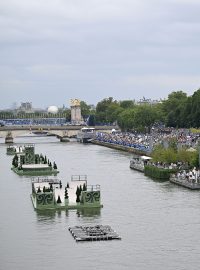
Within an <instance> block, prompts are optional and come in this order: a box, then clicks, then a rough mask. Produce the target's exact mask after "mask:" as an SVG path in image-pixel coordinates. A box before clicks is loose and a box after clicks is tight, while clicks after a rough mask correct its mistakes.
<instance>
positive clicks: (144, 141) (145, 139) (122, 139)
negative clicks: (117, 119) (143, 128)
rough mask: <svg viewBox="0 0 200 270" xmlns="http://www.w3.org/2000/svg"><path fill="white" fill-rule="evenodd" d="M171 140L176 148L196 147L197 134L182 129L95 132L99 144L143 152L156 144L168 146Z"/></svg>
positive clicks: (149, 150) (148, 150) (150, 149)
mask: <svg viewBox="0 0 200 270" xmlns="http://www.w3.org/2000/svg"><path fill="white" fill-rule="evenodd" d="M171 139H175V140H176V142H177V147H181V146H182V145H186V146H187V147H196V145H197V143H198V139H199V134H193V133H191V132H190V131H189V130H186V129H185V130H184V129H179V130H177V129H173V128H171V129H167V132H164V130H162V132H160V130H152V132H151V133H150V134H142V133H137V132H118V131H113V132H112V133H105V132H97V133H96V140H98V141H100V142H105V143H110V144H116V145H122V146H125V147H131V148H134V149H137V150H140V151H143V152H147V153H148V152H151V151H152V149H153V147H154V146H155V145H156V144H160V143H162V144H163V145H164V146H166V147H167V146H168V145H169V143H170V141H171Z"/></svg>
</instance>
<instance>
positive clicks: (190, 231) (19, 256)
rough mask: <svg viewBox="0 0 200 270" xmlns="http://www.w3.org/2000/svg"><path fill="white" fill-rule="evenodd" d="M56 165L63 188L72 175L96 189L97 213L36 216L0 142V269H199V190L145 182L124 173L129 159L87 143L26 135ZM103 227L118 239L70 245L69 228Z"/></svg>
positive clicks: (139, 175) (20, 140) (21, 140)
mask: <svg viewBox="0 0 200 270" xmlns="http://www.w3.org/2000/svg"><path fill="white" fill-rule="evenodd" d="M15 142H16V143H20V144H23V143H28V142H34V143H35V147H36V153H43V154H46V155H47V157H48V158H49V159H50V160H51V161H56V163H57V165H58V168H59V169H60V174H59V175H58V178H61V179H62V182H63V184H64V185H66V183H67V181H69V180H70V176H71V175H72V174H87V176H88V183H89V184H100V185H101V190H102V203H103V205H104V208H102V209H101V210H100V211H94V210H93V211H90V212H87V211H84V212H77V211H68V212H66V211H58V212H54V211H53V212H48V213H37V212H36V211H34V209H33V206H32V203H31V200H30V193H31V183H30V179H29V178H25V177H19V176H17V175H15V174H14V173H13V172H12V171H11V170H10V166H11V160H12V157H11V156H7V155H6V146H5V145H4V143H3V139H0V171H1V177H0V178H1V179H0V205H1V210H0V270H27V269H29V270H36V269H37V270H43V269H48V270H57V269H59V270H62V269H63V270H64V269H65V270H66V269H70V270H79V269H81V270H84V269H87V270H90V269H95V270H98V269H101V270H102V269H103V270H104V269H106V270H107V269H110V270H116V269H120V270H123V269H137V270H143V269H145V270H146V269H148V270H157V269H162V270H165V269H166V270H171V269H173V270H174V269H179V270H182V269H185V270H190V269H191V270H195V269H199V260H200V192H198V191H197V192H194V191H190V190H186V189H184V188H181V187H177V186H175V185H173V184H170V183H169V182H164V183H162V182H158V181H153V180H151V179H149V178H147V177H145V176H144V175H143V174H142V173H139V172H135V171H133V170H131V169H129V161H130V158H131V155H130V154H128V153H123V152H120V151H115V150H112V149H107V148H104V147H100V146H95V145H83V144H78V143H76V142H70V143H66V144H63V143H60V142H59V141H57V139H56V138H54V137H48V138H46V137H36V138H31V137H26V138H18V139H15ZM92 224H94V225H95V224H104V225H106V224H109V225H111V226H112V227H113V229H115V230H116V231H117V232H118V233H119V234H120V235H121V237H122V240H121V241H117V240H113V241H105V242H104V241H102V242H85V243H76V242H75V240H74V239H73V238H72V236H71V234H70V233H69V231H68V227H69V226H73V225H92Z"/></svg>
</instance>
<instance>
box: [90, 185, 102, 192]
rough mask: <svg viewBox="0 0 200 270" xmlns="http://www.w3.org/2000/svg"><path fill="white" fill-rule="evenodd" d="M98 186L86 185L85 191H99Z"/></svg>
mask: <svg viewBox="0 0 200 270" xmlns="http://www.w3.org/2000/svg"><path fill="white" fill-rule="evenodd" d="M100 187H101V186H100V185H87V191H100V190H101V188H100Z"/></svg>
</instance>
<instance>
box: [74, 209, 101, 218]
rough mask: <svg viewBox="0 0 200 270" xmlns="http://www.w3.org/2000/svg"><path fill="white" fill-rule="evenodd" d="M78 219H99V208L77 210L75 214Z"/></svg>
mask: <svg viewBox="0 0 200 270" xmlns="http://www.w3.org/2000/svg"><path fill="white" fill-rule="evenodd" d="M76 214H77V216H78V217H94V218H96V217H99V216H100V215H101V208H85V209H79V210H77V212H76Z"/></svg>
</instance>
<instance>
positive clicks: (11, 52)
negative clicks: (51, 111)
mask: <svg viewBox="0 0 200 270" xmlns="http://www.w3.org/2000/svg"><path fill="white" fill-rule="evenodd" d="M0 10H1V12H0V27H1V32H0V94H1V95H0V109H6V108H10V107H11V106H12V104H13V103H14V102H17V104H18V105H20V103H21V102H32V104H33V107H35V108H46V107H48V106H50V105H56V106H59V107H61V106H62V105H63V104H64V105H65V106H67V107H68V106H69V105H70V99H74V98H78V99H80V100H83V101H85V102H86V103H87V104H95V105H96V103H97V102H98V101H100V100H102V99H103V98H107V97H113V98H114V99H116V100H125V99H131V100H133V99H135V100H139V99H141V98H142V97H143V96H144V97H145V98H151V99H160V98H161V99H164V98H167V96H168V94H169V93H171V92H172V91H179V90H182V91H184V92H186V93H187V94H188V95H192V94H193V93H194V91H196V90H198V89H199V88H200V76H199V70H200V67H199V65H200V54H199V46H200V17H199V10H200V1H199V0H163V1H159V0H141V1H138V0H84V1H83V0H48V1H47V0H29V1H27V0H2V1H0Z"/></svg>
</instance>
